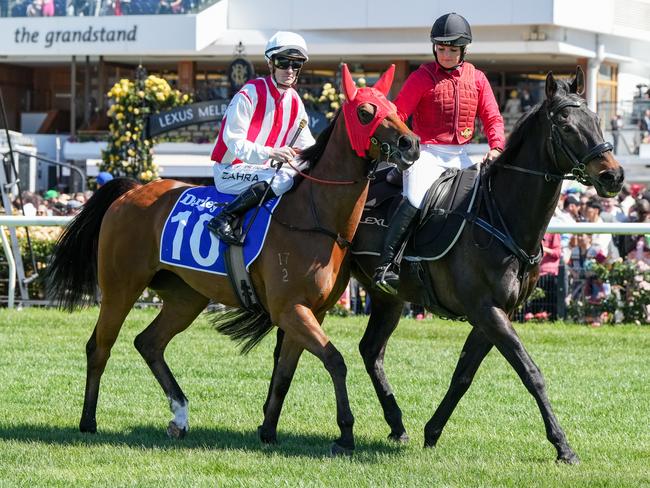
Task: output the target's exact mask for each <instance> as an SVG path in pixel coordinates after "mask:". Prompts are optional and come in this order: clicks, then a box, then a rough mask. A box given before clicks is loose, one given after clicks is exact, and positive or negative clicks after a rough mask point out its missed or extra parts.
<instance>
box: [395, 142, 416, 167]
mask: <svg viewBox="0 0 650 488" xmlns="http://www.w3.org/2000/svg"><path fill="white" fill-rule="evenodd" d="M419 158H420V139H419V138H418V137H415V136H412V135H410V134H407V135H402V136H400V138H399V139H398V140H397V151H396V154H395V158H394V161H392V162H393V163H395V164H396V165H397V167H398V168H399V169H400V170H402V171H404V170H405V169H408V168H409V167H410V166H411V165H412V164H413V163H414V162H415V161H417V160H418V159H419Z"/></svg>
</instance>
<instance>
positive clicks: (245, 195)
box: [207, 181, 276, 246]
mask: <svg viewBox="0 0 650 488" xmlns="http://www.w3.org/2000/svg"><path fill="white" fill-rule="evenodd" d="M267 187H268V183H267V182H266V181H260V182H259V183H255V184H254V185H252V186H251V187H250V188H248V189H246V190H244V191H243V192H241V193H240V194H239V195H238V196H237V198H235V199H234V200H233V201H232V202H230V203H229V204H228V205H227V206H226V208H224V209H223V210H222V211H221V213H220V214H219V215H217V216H216V217H215V218H213V219H212V220H211V221H210V222H208V223H207V228H208V229H209V230H210V231H212V232H213V233H214V234H216V236H217V237H218V238H219V240H221V241H222V242H225V243H226V244H231V245H236V246H241V245H242V244H243V243H241V242H240V236H237V235H236V234H235V230H234V229H233V224H234V222H235V220H236V219H238V218H239V217H241V216H242V215H244V213H245V212H246V211H247V210H250V209H251V208H253V207H254V206H255V205H257V204H258V203H260V200H261V199H262V197H263V196H264V192H265V191H266V188H267ZM274 196H276V195H275V193H274V192H273V190H270V189H269V191H268V193H267V194H266V197H265V198H264V200H265V201H266V200H269V199H270V198H272V197H274Z"/></svg>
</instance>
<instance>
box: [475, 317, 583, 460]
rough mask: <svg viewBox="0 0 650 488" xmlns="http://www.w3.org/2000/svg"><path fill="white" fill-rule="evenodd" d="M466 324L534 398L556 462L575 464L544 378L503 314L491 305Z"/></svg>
mask: <svg viewBox="0 0 650 488" xmlns="http://www.w3.org/2000/svg"><path fill="white" fill-rule="evenodd" d="M470 321H471V322H472V324H474V326H477V327H479V328H480V329H481V330H482V331H483V333H484V334H485V336H486V337H487V338H488V340H489V341H490V342H491V343H492V344H494V346H496V348H497V349H498V350H499V352H500V353H501V354H503V356H504V357H505V358H506V360H507V361H508V363H510V365H511V366H512V367H513V368H514V369H515V371H516V372H517V374H518V375H519V378H521V381H522V382H523V383H524V385H525V386H526V388H527V389H528V391H529V392H530V394H531V395H533V398H535V401H536V402H537V406H538V407H539V410H540V412H541V414H542V419H543V420H544V426H545V428H546V438H547V439H548V440H549V441H550V442H551V443H552V444H553V446H554V447H555V449H556V451H557V460H558V461H561V462H565V463H569V464H577V463H578V462H579V459H578V456H577V455H576V454H575V452H573V449H571V447H570V446H569V442H568V440H567V438H566V435H565V434H564V431H563V430H562V427H560V423H559V422H558V420H557V417H556V416H555V413H554V412H553V409H552V408H551V403H550V402H549V400H548V396H547V394H546V385H545V383H544V377H543V376H542V373H541V371H540V370H539V368H538V367H537V365H536V364H535V363H534V362H533V360H532V358H531V357H530V355H529V354H528V351H526V348H525V347H524V345H523V343H522V342H521V339H520V338H519V336H518V335H517V332H516V331H515V330H514V328H513V327H512V324H511V323H510V320H508V316H507V315H506V313H505V312H504V311H503V310H501V309H500V308H497V307H495V306H489V307H484V308H482V310H480V311H479V313H478V314H477V317H475V318H470Z"/></svg>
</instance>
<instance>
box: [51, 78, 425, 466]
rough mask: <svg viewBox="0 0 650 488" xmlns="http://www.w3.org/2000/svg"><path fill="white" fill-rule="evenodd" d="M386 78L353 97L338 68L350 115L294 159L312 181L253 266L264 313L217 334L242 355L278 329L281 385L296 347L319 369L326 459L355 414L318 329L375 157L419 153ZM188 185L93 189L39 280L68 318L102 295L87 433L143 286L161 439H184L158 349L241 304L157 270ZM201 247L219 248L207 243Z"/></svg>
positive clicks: (142, 339) (279, 216)
mask: <svg viewBox="0 0 650 488" xmlns="http://www.w3.org/2000/svg"><path fill="white" fill-rule="evenodd" d="M393 73H394V67H391V68H390V69H389V70H388V71H387V72H386V73H384V74H383V75H382V77H381V78H380V79H379V80H378V81H377V83H376V84H375V85H374V87H372V88H370V87H368V88H361V89H358V94H357V89H356V87H354V82H353V81H352V78H351V77H350V74H349V72H348V70H347V67H346V66H344V68H343V80H344V86H345V93H346V96H347V101H346V104H349V105H350V106H352V110H349V111H348V113H350V114H351V115H350V117H354V118H355V119H356V120H354V119H352V120H351V119H350V118H348V113H346V115H345V117H342V116H337V117H336V118H335V120H334V121H333V122H332V124H330V126H329V127H328V129H327V130H326V131H325V132H324V133H323V134H321V136H320V137H319V139H318V141H317V143H316V144H315V145H314V146H312V147H311V148H308V149H306V150H305V151H304V152H303V154H302V159H303V160H305V161H310V162H311V171H310V174H309V175H308V178H310V179H307V180H303V181H302V182H301V183H300V184H298V185H297V187H296V188H295V189H294V190H293V191H291V192H289V193H287V194H286V195H284V196H283V198H282V200H281V202H280V204H279V206H278V208H277V210H276V212H275V214H274V220H273V221H272V223H271V225H270V228H269V231H268V234H267V238H266V244H265V246H264V249H263V251H262V253H261V254H260V256H259V257H258V258H257V260H256V261H255V262H254V263H253V265H252V266H251V275H252V280H253V284H254V287H255V290H256V292H257V295H258V297H259V299H260V301H261V302H262V304H263V307H264V310H263V311H261V312H254V311H239V312H237V313H235V314H234V315H233V314H230V315H228V316H227V317H228V318H227V320H226V323H225V325H227V326H228V327H225V330H227V331H228V332H227V333H228V334H230V335H232V336H234V337H237V338H240V339H241V340H242V341H245V342H246V345H245V347H249V346H251V345H254V344H255V343H256V342H257V341H259V340H260V339H261V338H262V337H263V336H264V335H265V333H266V332H268V331H269V330H270V329H271V328H272V327H273V326H274V325H277V326H278V327H280V328H282V330H283V331H284V334H285V337H286V341H285V344H284V345H283V347H282V350H281V351H280V352H279V358H280V361H279V362H280V366H279V367H278V368H277V370H278V371H279V373H278V374H279V377H281V376H282V375H281V370H282V369H283V367H284V366H285V364H286V365H291V364H292V363H294V362H296V361H297V358H298V356H299V355H300V353H301V352H302V350H303V349H306V350H308V351H309V352H311V353H313V354H314V355H315V356H317V357H318V358H319V359H320V360H321V361H322V362H323V365H324V366H325V369H326V370H327V371H328V373H329V374H330V375H331V378H332V381H333V383H334V391H335V396H336V405H337V422H338V425H339V427H340V430H341V436H340V438H339V439H337V440H336V441H335V442H334V444H333V446H332V450H333V452H335V453H337V452H345V451H347V450H351V449H353V448H354V437H353V431H352V428H353V423H354V417H353V416H352V412H351V410H350V405H349V401H348V394H347V387H346V366H345V363H344V361H343V357H342V356H341V354H340V353H339V351H338V350H337V349H336V348H335V347H334V345H333V344H332V343H331V342H330V339H329V338H328V337H327V335H325V333H324V332H323V330H322V328H321V323H322V321H323V319H324V317H325V313H326V311H327V310H328V309H329V308H331V307H332V306H333V305H334V303H336V301H337V299H338V298H339V296H340V295H341V293H342V291H343V290H344V288H345V286H346V283H347V281H348V277H349V267H348V265H349V261H348V260H346V259H345V258H346V256H347V254H348V245H349V242H350V241H351V240H352V237H353V235H354V232H355V230H356V228H357V225H358V223H359V219H360V217H361V213H362V210H363V205H364V202H365V199H366V194H367V189H368V178H367V176H368V174H369V171H370V170H371V169H372V168H376V165H377V163H378V162H379V160H382V161H383V160H386V161H390V162H392V163H395V164H398V165H400V166H403V167H406V166H408V165H410V164H411V163H412V162H413V161H414V160H416V159H417V158H418V156H419V141H418V138H417V137H416V136H415V135H414V134H413V133H412V132H411V131H410V130H409V129H408V127H406V125H404V124H403V123H402V121H401V120H400V119H399V117H398V116H397V114H396V112H395V108H394V106H393V105H392V104H390V102H388V101H387V100H386V98H385V95H386V94H387V93H388V90H389V89H390V85H391V83H392V79H393ZM357 95H358V96H357ZM355 99H356V100H359V101H360V103H356V102H355ZM378 107H384V108H385V109H386V110H384V111H383V112H382V111H381V110H378ZM344 108H345V106H344ZM388 109H390V110H388ZM350 123H352V124H362V125H364V126H369V127H372V128H373V130H372V132H371V133H369V134H368V138H367V139H366V140H360V141H359V140H358V138H357V140H356V141H357V144H361V146H362V147H358V146H357V147H355V144H354V141H355V140H354V139H351V135H352V132H350V130H349V126H350ZM357 135H358V134H357ZM364 144H365V146H364ZM325 183H329V184H325ZM187 188H188V185H186V184H183V183H181V182H178V181H172V180H158V181H154V182H152V183H149V184H147V185H144V186H141V185H139V184H137V183H135V182H132V181H130V180H125V179H116V180H114V181H112V182H110V183H108V184H107V185H105V186H103V187H102V188H101V189H99V190H98V191H97V193H96V194H95V195H94V196H93V197H92V198H91V199H90V200H89V201H88V203H87V204H86V205H85V206H84V209H83V210H82V212H81V213H80V214H79V215H78V216H77V217H76V218H75V219H74V220H73V221H72V222H71V224H70V225H69V226H68V227H67V228H66V230H65V232H64V234H63V235H62V236H61V238H60V240H59V242H58V245H57V248H56V251H55V253H54V256H53V259H52V262H51V264H50V266H49V268H48V272H47V274H48V276H47V277H48V282H49V285H50V286H49V289H50V291H51V292H52V296H53V298H54V299H55V300H57V301H58V302H59V304H60V305H62V306H63V307H64V308H66V309H68V310H73V309H74V308H76V307H77V306H81V305H85V304H87V303H89V302H91V301H92V299H93V297H94V294H95V288H96V284H97V283H98V284H99V288H100V290H101V308H100V311H99V318H98V320H97V323H96V325H95V329H94V331H93V332H92V335H91V337H90V339H89V341H88V343H87V345H86V353H87V368H88V369H87V379H86V389H85V398H84V406H83V412H82V416H81V421H80V429H81V431H83V432H95V431H96V429H97V423H96V410H97V400H98V394H99V385H100V379H101V376H102V373H103V371H104V368H105V366H106V363H107V361H108V358H109V355H110V351H111V347H112V346H113V344H114V342H115V340H116V338H117V336H118V333H119V331H120V328H121V327H122V324H123V322H124V320H125V318H126V316H127V314H128V313H129V311H130V310H131V308H132V306H133V304H134V302H135V301H136V300H137V299H138V297H139V296H140V294H141V293H142V291H143V290H144V289H145V288H146V287H150V288H152V289H153V290H155V291H156V292H157V293H158V294H159V295H160V297H161V298H162V300H163V305H162V309H161V311H160V313H159V314H158V316H157V317H156V318H155V320H154V321H153V322H152V323H151V324H150V325H149V326H148V327H147V328H146V329H145V330H144V331H143V332H141V333H140V334H139V335H138V336H137V337H136V339H135V347H136V348H137V349H138V351H139V352H140V354H141V355H142V356H143V358H144V359H145V361H146V362H147V365H148V366H149V368H150V369H151V371H152V372H153V374H154V376H155V377H156V379H157V380H158V382H159V383H160V385H161V387H162V389H163V390H164V392H165V395H166V396H167V398H168V399H169V404H170V409H171V411H172V413H173V414H174V419H173V420H172V421H171V422H170V423H169V427H168V433H169V434H170V435H171V436H175V437H182V436H183V435H184V434H185V433H186V432H187V430H188V400H187V398H186V397H185V395H184V394H183V391H182V390H181V388H180V386H179V385H178V383H177V382H176V380H175V378H174V376H173V374H172V372H171V370H170V368H169V366H168V365H167V363H166V362H165V359H164V351H165V348H166V346H167V344H168V343H169V341H170V340H171V339H172V338H173V337H174V336H175V335H176V334H178V333H179V332H181V331H183V330H185V329H186V328H187V327H189V325H190V324H191V323H192V322H193V321H194V319H195V318H196V317H197V315H198V314H199V313H200V312H201V311H202V310H204V309H205V307H206V305H207V304H208V301H209V300H213V301H214V302H218V303H222V304H225V305H228V306H231V307H239V306H240V305H239V302H238V299H237V297H236V296H235V294H234V291H233V289H232V288H231V284H230V281H229V279H228V278H227V277H225V276H220V275H215V274H210V273H204V272H200V271H195V270H191V269H188V268H183V267H177V266H172V265H169V264H164V263H161V262H160V241H161V232H162V230H163V226H164V223H165V220H166V218H167V215H168V214H169V212H170V210H171V209H172V206H173V205H174V203H175V202H176V200H177V199H178V197H179V196H180V195H181V193H182V192H183V191H184V190H185V189H187ZM289 226H290V227H291V228H288V227H289ZM204 232H208V230H207V229H204ZM210 239H211V240H212V241H213V245H214V244H217V239H216V238H215V237H214V236H211V237H210ZM220 324H221V326H223V325H224V322H223V321H222V322H220ZM293 367H294V368H295V364H293ZM287 389H288V379H287V378H284V379H282V378H281V379H280V380H278V381H277V382H275V383H274V384H273V385H272V388H271V389H270V391H269V399H268V401H267V404H266V405H265V408H264V423H263V425H262V426H261V427H260V436H261V438H262V440H263V441H267V442H268V441H271V440H273V438H274V436H275V425H276V424H277V416H278V415H279V410H280V407H281V404H282V401H283V399H284V396H285V395H286V393H287Z"/></svg>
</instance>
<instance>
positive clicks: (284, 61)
mask: <svg viewBox="0 0 650 488" xmlns="http://www.w3.org/2000/svg"><path fill="white" fill-rule="evenodd" d="M303 64H305V61H304V60H302V59H291V58H285V57H281V56H276V57H275V58H273V66H275V67H276V68H278V69H289V68H292V69H293V70H294V71H298V70H299V69H300V68H302V65H303Z"/></svg>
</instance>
